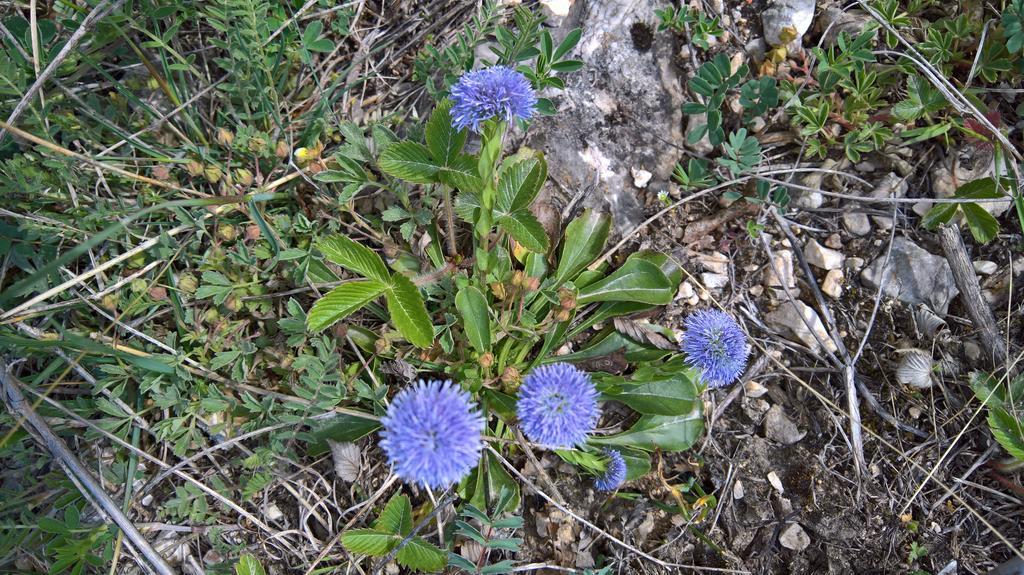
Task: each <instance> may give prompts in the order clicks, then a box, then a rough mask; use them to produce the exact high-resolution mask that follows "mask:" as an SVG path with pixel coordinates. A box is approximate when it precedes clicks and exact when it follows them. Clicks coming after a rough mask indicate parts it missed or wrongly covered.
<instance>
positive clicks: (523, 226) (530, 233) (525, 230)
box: [497, 209, 548, 254]
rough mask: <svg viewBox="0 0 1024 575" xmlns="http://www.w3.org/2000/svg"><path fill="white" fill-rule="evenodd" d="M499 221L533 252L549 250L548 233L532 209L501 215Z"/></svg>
mask: <svg viewBox="0 0 1024 575" xmlns="http://www.w3.org/2000/svg"><path fill="white" fill-rule="evenodd" d="M497 223H498V225H499V226H501V227H502V228H504V229H505V231H506V232H508V234H509V235H510V236H512V239H514V240H515V241H517V242H519V243H520V244H521V245H522V246H523V247H524V248H526V249H528V250H530V251H531V252H536V253H539V254H542V253H544V252H546V251H548V234H547V232H545V231H544V226H542V225H541V223H540V222H539V221H537V217H536V216H534V215H533V213H532V212H530V210H525V209H524V210H518V211H516V212H513V213H511V214H508V215H505V216H501V217H500V218H498V222H497Z"/></svg>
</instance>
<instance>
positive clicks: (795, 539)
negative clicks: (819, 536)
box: [779, 523, 811, 552]
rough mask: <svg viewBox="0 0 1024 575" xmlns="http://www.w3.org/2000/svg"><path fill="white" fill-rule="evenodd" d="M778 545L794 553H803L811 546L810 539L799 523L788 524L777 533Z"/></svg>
mask: <svg viewBox="0 0 1024 575" xmlns="http://www.w3.org/2000/svg"><path fill="white" fill-rule="evenodd" d="M779 544H780V545H782V546H783V547H785V548H786V549H791V550H793V551H796V552H800V551H803V550H804V549H807V547H809V546H810V544H811V538H810V536H808V535H807V532H805V531H804V528H803V527H800V524H799V523H790V524H789V525H787V526H786V528H785V529H783V530H782V533H779Z"/></svg>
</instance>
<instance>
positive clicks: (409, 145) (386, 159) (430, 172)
mask: <svg viewBox="0 0 1024 575" xmlns="http://www.w3.org/2000/svg"><path fill="white" fill-rule="evenodd" d="M379 164H380V169H381V170H383V171H384V173H386V174H388V175H391V176H394V177H396V178H398V179H401V180H405V181H407V182H412V183H414V184H431V183H433V182H434V181H435V180H436V176H437V171H438V170H439V169H441V167H440V166H439V165H438V164H437V162H435V161H434V160H433V159H432V158H431V157H430V150H428V149H427V147H426V146H424V145H423V144H417V143H416V142H408V141H405V142H395V143H394V144H391V145H390V146H388V147H387V148H386V149H385V150H384V152H383V153H382V154H381V155H380V161H379Z"/></svg>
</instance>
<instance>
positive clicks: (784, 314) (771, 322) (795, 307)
mask: <svg viewBox="0 0 1024 575" xmlns="http://www.w3.org/2000/svg"><path fill="white" fill-rule="evenodd" d="M804 320H806V321H804ZM765 323H767V324H768V327H770V328H772V329H774V330H776V331H778V332H779V333H781V334H782V335H783V336H785V337H786V338H788V339H790V340H792V341H795V342H797V343H801V344H803V345H805V346H807V347H808V348H809V349H810V350H811V352H813V353H818V352H819V351H821V344H820V343H818V340H819V339H820V340H821V341H822V342H823V343H824V344H825V347H826V348H828V349H829V350H830V351H832V352H835V351H836V350H837V349H838V348H837V347H836V342H834V341H832V338H831V337H830V336H829V334H828V330H827V329H825V324H823V323H822V322H821V318H820V317H818V312H816V311H814V308H812V307H810V306H808V305H807V304H805V303H804V302H802V301H800V300H793V301H791V302H790V301H786V302H783V303H782V304H781V305H779V309H777V310H775V311H773V312H771V313H769V314H768V315H766V316H765ZM808 325H809V326H810V329H808ZM812 330H813V331H812ZM815 336H817V337H815Z"/></svg>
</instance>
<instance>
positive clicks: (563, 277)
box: [555, 210, 611, 286]
mask: <svg viewBox="0 0 1024 575" xmlns="http://www.w3.org/2000/svg"><path fill="white" fill-rule="evenodd" d="M609 229H611V218H610V217H608V215H607V214H602V213H598V212H595V211H593V210H587V211H585V212H583V214H582V215H580V216H579V217H577V218H576V219H574V220H573V221H572V222H570V223H569V225H568V226H567V227H566V228H565V236H564V240H563V244H562V254H561V256H560V257H559V258H558V269H557V270H556V271H555V285H556V286H560V285H562V284H563V283H565V282H566V281H569V280H571V279H573V278H575V277H576V275H577V274H579V273H580V272H581V271H583V269H584V268H586V267H587V266H588V265H590V263H591V262H593V261H594V260H595V259H597V257H598V256H600V255H601V250H603V249H604V243H605V241H607V240H608V231H609Z"/></svg>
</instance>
